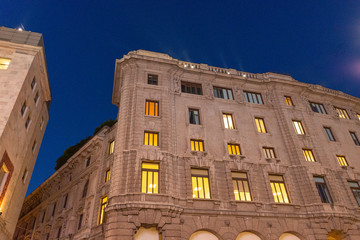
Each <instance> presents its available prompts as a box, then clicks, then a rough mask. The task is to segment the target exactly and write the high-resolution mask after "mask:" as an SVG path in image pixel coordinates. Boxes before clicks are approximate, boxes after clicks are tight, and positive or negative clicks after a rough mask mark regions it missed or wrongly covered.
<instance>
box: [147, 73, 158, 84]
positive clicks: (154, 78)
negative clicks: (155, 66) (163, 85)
mask: <svg viewBox="0 0 360 240" xmlns="http://www.w3.org/2000/svg"><path fill="white" fill-rule="evenodd" d="M148 84H151V85H158V75H155V74H148Z"/></svg>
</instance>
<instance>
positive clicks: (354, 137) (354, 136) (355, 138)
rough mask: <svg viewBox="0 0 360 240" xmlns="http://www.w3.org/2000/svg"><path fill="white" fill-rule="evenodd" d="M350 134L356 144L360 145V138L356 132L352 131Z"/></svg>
mask: <svg viewBox="0 0 360 240" xmlns="http://www.w3.org/2000/svg"><path fill="white" fill-rule="evenodd" d="M350 136H351V138H352V140H353V141H354V143H355V145H357V146H360V142H359V139H358V138H357V136H356V134H355V133H354V132H350Z"/></svg>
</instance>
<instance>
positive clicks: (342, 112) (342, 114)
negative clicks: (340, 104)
mask: <svg viewBox="0 0 360 240" xmlns="http://www.w3.org/2000/svg"><path fill="white" fill-rule="evenodd" d="M335 109H336V112H337V114H338V116H339V118H344V119H350V117H349V114H348V113H347V111H346V109H342V108H337V107H335Z"/></svg>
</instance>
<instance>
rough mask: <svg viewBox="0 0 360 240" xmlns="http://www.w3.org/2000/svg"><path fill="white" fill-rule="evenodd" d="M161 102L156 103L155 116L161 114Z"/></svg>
mask: <svg viewBox="0 0 360 240" xmlns="http://www.w3.org/2000/svg"><path fill="white" fill-rule="evenodd" d="M158 108H159V104H158V103H155V114H154V116H159V109H158Z"/></svg>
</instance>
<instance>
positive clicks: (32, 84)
mask: <svg viewBox="0 0 360 240" xmlns="http://www.w3.org/2000/svg"><path fill="white" fill-rule="evenodd" d="M35 84H36V81H35V77H34V78H33V80H32V81H31V84H30V86H31V90H34V87H35Z"/></svg>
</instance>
